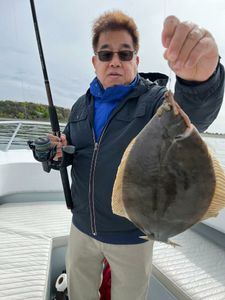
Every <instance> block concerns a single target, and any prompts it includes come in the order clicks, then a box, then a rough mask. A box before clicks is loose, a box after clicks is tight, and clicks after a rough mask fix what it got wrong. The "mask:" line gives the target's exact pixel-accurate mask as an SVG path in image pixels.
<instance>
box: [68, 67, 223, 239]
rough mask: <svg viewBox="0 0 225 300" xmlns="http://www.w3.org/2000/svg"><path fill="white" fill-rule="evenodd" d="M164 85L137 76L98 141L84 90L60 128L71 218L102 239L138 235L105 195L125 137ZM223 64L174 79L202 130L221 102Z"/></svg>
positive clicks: (140, 123)
mask: <svg viewBox="0 0 225 300" xmlns="http://www.w3.org/2000/svg"><path fill="white" fill-rule="evenodd" d="M165 90H166V88H165V87H163V86H160V85H158V84H155V83H153V82H151V81H149V80H146V79H144V78H142V77H139V82H138V84H137V86H136V87H135V88H134V89H133V90H132V91H131V92H130V93H129V94H128V95H127V96H126V97H125V98H124V99H123V100H122V101H121V102H120V103H119V105H118V106H117V107H116V108H115V109H114V110H113V112H112V113H111V115H110V118H109V120H108V122H107V124H106V126H105V127H104V129H103V132H102V134H101V136H100V139H99V141H98V142H96V141H95V134H94V129H93V108H94V103H93V97H92V96H91V94H90V91H89V90H88V91H87V93H86V94H85V95H83V96H81V97H80V98H79V99H78V100H77V101H76V102H75V104H74V105H73V107H72V110H71V114H70V118H69V122H68V124H67V126H66V128H65V131H64V133H65V134H66V136H67V140H68V143H69V144H72V145H74V146H75V147H76V152H75V154H74V156H73V159H72V161H71V164H72V170H71V176H72V186H71V191H72V199H73V206H74V208H73V210H72V212H73V223H74V225H75V226H76V227H77V228H78V229H80V230H81V231H83V232H84V233H86V234H88V235H90V236H92V237H94V238H96V239H98V240H100V241H103V242H108V243H113V244H133V243H139V242H143V240H142V239H139V236H140V235H143V234H142V233H141V232H140V231H139V230H138V229H137V228H136V227H135V226H134V225H133V224H132V223H131V222H130V221H129V220H127V219H126V218H123V217H119V216H117V215H114V214H113V213H112V208H111V196H112V188H113V184H114V180H115V177H116V173H117V168H118V166H119V164H120V160H121V157H122V155H123V153H124V151H125V149H126V147H127V145H128V144H129V142H130V141H131V140H132V139H133V138H134V137H135V136H136V135H137V134H138V133H139V132H140V131H141V130H142V128H143V127H144V126H145V125H146V124H147V123H148V122H149V120H150V119H151V118H152V116H153V115H154V114H155V112H156V110H157V108H158V107H159V106H160V105H161V104H162V101H163V95H164V93H165ZM223 90H224V68H223V66H222V65H219V66H218V68H217V71H216V72H215V74H214V75H213V76H212V77H211V78H210V79H209V80H207V81H206V82H204V83H200V84H191V85H190V86H189V84H188V83H187V82H184V81H182V80H177V82H176V86H175V99H176V101H177V102H178V103H179V104H180V105H181V107H182V108H183V109H184V111H185V112H186V113H187V114H188V115H189V117H190V119H191V121H192V123H193V124H194V125H195V126H196V127H197V128H198V129H199V131H204V130H206V129H207V127H208V126H209V125H210V124H211V123H212V122H213V120H214V119H215V118H216V116H217V114H218V112H219V109H220V107H221V104H222V99H223Z"/></svg>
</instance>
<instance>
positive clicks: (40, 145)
mask: <svg viewBox="0 0 225 300" xmlns="http://www.w3.org/2000/svg"><path fill="white" fill-rule="evenodd" d="M30 6H31V12H32V17H33V24H34V29H35V35H36V40H37V45H38V51H39V56H40V60H41V66H42V71H43V77H44V83H45V89H46V94H47V98H48V111H49V117H50V123H51V127H52V132H53V134H54V135H56V136H58V137H59V138H60V136H61V132H60V127H59V121H58V116H57V111H56V108H55V106H54V104H53V99H52V94H51V88H50V83H49V80H48V73H47V68H46V64H45V59H44V53H43V49H42V44H41V37H40V33H39V27H38V21H37V15H36V10H35V5H34V0H30ZM28 145H29V146H30V148H31V149H32V150H33V154H34V157H35V159H37V160H38V161H41V162H42V166H43V169H44V171H46V172H48V173H49V172H50V170H51V168H53V169H59V171H60V175H61V180H62V185H63V191H64V195H65V200H66V205H67V207H68V208H69V209H72V208H73V202H72V197H71V190H70V183H69V178H68V172H67V168H66V163H65V160H66V157H68V155H71V154H73V153H74V151H75V147H73V146H65V147H63V149H62V159H61V161H54V160H53V159H52V158H53V157H54V156H55V154H56V147H52V146H51V143H50V140H49V139H48V138H47V137H41V138H38V139H37V140H36V141H35V142H34V143H33V142H31V141H28Z"/></svg>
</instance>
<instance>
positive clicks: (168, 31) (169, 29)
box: [162, 16, 180, 48]
mask: <svg viewBox="0 0 225 300" xmlns="http://www.w3.org/2000/svg"><path fill="white" fill-rule="evenodd" d="M179 23H180V21H179V19H178V18H177V17H175V16H169V17H167V18H166V19H165V21H164V24H163V31H162V44H163V47H165V48H168V47H169V45H170V41H171V39H172V37H173V35H174V32H175V30H176V27H177V26H178V25H179Z"/></svg>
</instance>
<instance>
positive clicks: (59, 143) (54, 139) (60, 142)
mask: <svg viewBox="0 0 225 300" xmlns="http://www.w3.org/2000/svg"><path fill="white" fill-rule="evenodd" d="M48 138H49V139H50V141H51V144H52V145H53V146H56V147H57V148H56V155H55V157H54V160H58V159H59V158H61V157H62V147H63V146H66V145H67V140H66V136H65V134H61V136H60V137H58V136H55V135H53V134H48Z"/></svg>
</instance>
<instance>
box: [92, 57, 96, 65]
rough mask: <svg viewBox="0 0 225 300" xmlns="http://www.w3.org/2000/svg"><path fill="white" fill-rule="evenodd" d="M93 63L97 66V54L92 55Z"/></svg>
mask: <svg viewBox="0 0 225 300" xmlns="http://www.w3.org/2000/svg"><path fill="white" fill-rule="evenodd" d="M92 65H93V66H94V68H95V65H96V56H95V55H93V56H92Z"/></svg>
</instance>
